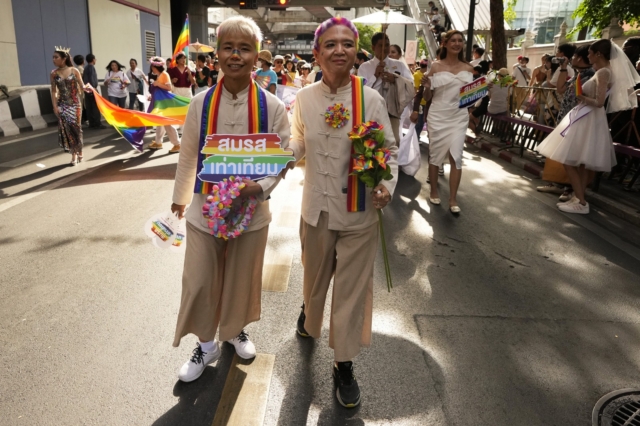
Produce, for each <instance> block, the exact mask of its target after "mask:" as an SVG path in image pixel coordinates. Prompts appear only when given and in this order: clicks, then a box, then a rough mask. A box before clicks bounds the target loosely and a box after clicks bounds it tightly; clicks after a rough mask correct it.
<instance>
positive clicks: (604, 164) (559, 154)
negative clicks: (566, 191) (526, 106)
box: [537, 68, 616, 172]
mask: <svg viewBox="0 0 640 426" xmlns="http://www.w3.org/2000/svg"><path fill="white" fill-rule="evenodd" d="M603 73H605V75H599V74H603ZM607 74H609V75H607ZM609 76H610V70H609V69H608V68H602V69H599V70H598V71H596V74H595V75H594V76H593V77H591V78H590V79H589V81H587V82H586V83H584V84H583V85H582V93H583V95H585V96H587V97H590V98H595V97H596V89H597V84H596V81H597V80H598V77H600V78H601V81H609V82H610V78H609ZM603 77H604V78H603ZM610 83H611V82H610ZM602 90H606V88H602ZM586 111H588V113H587V114H586V115H583V116H582V114H584V112H586ZM577 118H579V119H577ZM576 119H577V120H576ZM562 133H564V136H563V135H562ZM537 151H538V152H539V153H540V154H542V155H544V156H545V157H547V158H550V159H552V160H554V161H557V162H559V163H561V164H566V165H568V166H574V167H578V166H581V165H583V164H584V166H585V168H586V169H588V170H593V171H595V172H608V171H610V170H611V168H612V167H613V166H615V165H616V155H615V150H614V148H613V144H612V140H611V133H610V132H609V123H608V122H607V113H606V112H605V110H604V107H601V108H595V107H587V106H585V105H584V104H582V103H580V104H578V105H577V106H576V107H575V108H573V109H572V110H571V111H569V113H567V115H565V116H564V118H563V119H562V121H561V122H560V123H559V124H558V125H557V126H556V128H555V129H554V130H553V132H551V133H550V134H549V136H547V138H546V139H545V140H544V141H543V142H542V143H541V144H540V145H538V148H537Z"/></svg>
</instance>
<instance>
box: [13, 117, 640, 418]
mask: <svg viewBox="0 0 640 426" xmlns="http://www.w3.org/2000/svg"><path fill="white" fill-rule="evenodd" d="M33 136H34V137H32V138H29V139H22V140H18V141H15V140H17V139H19V138H12V139H2V140H0V243H1V244H0V265H2V275H1V278H0V384H1V386H0V424H2V425H11V426H13V425H22V424H24V425H210V424H211V423H212V421H213V419H214V416H215V414H216V410H217V408H218V405H219V402H220V400H221V398H222V395H223V387H224V384H225V380H226V378H227V375H228V373H229V370H230V368H231V365H232V358H233V350H232V349H231V348H230V347H229V346H228V345H223V355H222V358H221V359H220V360H219V361H218V362H217V363H216V364H213V365H212V366H209V367H207V369H206V371H205V373H204V374H203V376H202V377H201V378H200V379H198V380H197V381H196V382H193V383H190V384H184V383H180V382H179V381H178V380H177V370H178V368H179V367H180V365H181V364H182V363H183V362H184V361H185V360H186V359H187V358H188V356H189V354H190V352H191V350H192V349H193V345H194V344H195V341H196V338H195V337H194V336H189V337H187V338H185V339H183V344H182V345H181V347H180V348H177V349H176V348H173V347H172V346H171V342H172V339H173V333H174V327H175V322H176V315H177V311H178V307H179V300H180V279H181V273H182V263H183V255H181V254H175V253H170V252H167V251H163V250H160V249H157V248H155V247H153V246H152V245H151V244H150V243H149V240H148V238H147V237H146V236H145V235H144V233H143V225H144V223H145V221H146V220H147V219H148V218H149V217H151V216H152V215H153V214H155V213H159V212H162V211H165V210H167V209H168V207H169V205H170V203H171V194H172V188H173V176H174V173H175V165H176V161H177V158H178V157H177V155H169V154H168V153H167V152H168V148H169V147H170V144H169V143H166V144H165V146H166V149H165V150H163V151H159V152H153V153H151V152H144V153H143V154H136V153H133V152H131V151H130V150H129V147H128V145H127V144H126V142H124V141H123V140H121V139H119V137H118V136H117V135H116V134H115V132H113V131H112V130H110V129H107V130H103V131H98V132H96V133H88V132H87V133H86V134H85V137H86V138H87V140H88V141H89V142H88V143H87V147H86V149H85V156H86V161H85V162H84V163H83V164H82V165H80V166H78V167H68V166H65V164H66V163H68V161H69V160H70V158H69V156H68V155H67V154H63V153H57V154H55V153H54V150H55V149H56V147H57V142H56V135H55V133H50V132H47V131H45V132H41V133H39V134H34V135H33ZM23 137H24V136H23ZM89 138H92V139H89ZM12 141H14V142H12ZM423 154H424V153H423ZM40 156H42V157H40ZM423 157H424V158H423V165H426V157H425V156H424V155H423ZM447 167H448V166H447ZM302 176H303V170H302V169H296V170H295V171H294V172H292V173H290V174H289V175H288V177H287V179H286V180H285V181H284V182H282V184H281V185H280V186H279V187H278V189H277V190H276V191H275V192H274V194H273V195H272V210H273V213H274V221H273V223H272V224H271V226H270V230H269V232H270V234H269V242H268V253H269V255H272V254H287V255H289V256H292V262H291V270H290V275H289V281H288V283H287V285H286V291H284V292H264V293H263V296H262V301H263V311H262V320H261V321H259V322H257V323H255V324H252V325H250V326H249V327H248V328H247V330H248V332H249V333H250V336H251V338H252V340H253V341H254V342H255V344H256V347H257V350H258V352H259V353H261V354H271V355H274V356H275V363H274V368H273V371H272V373H271V379H270V387H269V391H268V394H267V395H265V398H266V412H265V415H264V422H263V424H264V425H279V426H285V425H292V426H297V425H316V424H318V425H350V426H351V425H364V424H366V425H389V424H393V425H460V426H468V425H523V426H536V425H541V426H543V425H544V426H548V425H589V424H591V410H592V408H593V406H594V404H595V403H596V401H597V400H598V399H599V398H600V396H602V395H603V394H605V393H608V392H610V391H613V390H616V389H621V388H628V387H639V385H640V350H638V349H639V348H640V309H639V306H640V303H639V300H640V247H639V246H638V243H639V242H640V230H639V229H638V228H636V227H633V226H632V225H629V224H627V223H626V222H623V221H621V220H619V219H617V218H615V217H609V216H607V215H606V214H604V213H602V212H599V211H597V210H595V209H593V210H592V212H591V214H590V215H589V216H570V215H566V214H563V213H561V212H559V211H558V210H557V209H556V208H555V202H556V200H555V197H554V196H552V195H548V194H540V193H537V192H536V191H535V186H536V185H538V184H539V181H537V180H534V179H532V178H531V177H530V176H529V175H527V174H526V173H525V172H523V171H522V170H520V169H517V168H515V167H513V166H511V165H510V164H506V163H502V162H499V160H495V159H494V158H492V157H488V156H487V155H486V154H485V153H483V152H481V151H479V150H477V149H476V148H473V147H470V148H467V150H466V151H465V154H464V170H463V179H462V184H461V189H460V194H459V203H460V206H461V208H462V214H461V215H460V216H459V217H454V216H453V215H451V214H450V213H448V211H447V210H446V208H445V207H443V206H440V207H437V206H433V205H430V204H428V203H427V202H426V196H427V194H428V184H426V183H425V179H426V168H423V169H421V170H420V171H419V173H418V174H417V176H416V178H415V179H414V178H411V177H409V176H406V175H401V176H400V180H399V184H398V189H397V190H396V196H395V198H394V201H393V203H392V204H391V205H390V206H389V207H388V208H387V209H385V229H386V234H387V243H388V247H389V252H390V262H391V267H392V273H393V278H394V289H393V290H392V292H391V293H387V291H386V284H385V281H384V269H383V265H382V258H381V255H380V253H379V254H378V262H377V265H376V270H375V274H376V275H375V278H376V282H375V292H376V293H375V296H374V322H373V329H374V337H373V345H372V346H371V348H369V349H366V350H363V352H362V353H361V355H360V356H359V357H358V358H356V360H355V372H356V375H357V378H358V381H359V383H360V386H361V389H362V394H363V402H362V405H361V406H360V407H359V408H357V409H353V410H347V409H344V408H342V407H340V406H339V405H338V404H337V403H336V402H335V401H334V396H333V388H332V381H331V376H330V374H331V362H332V351H331V350H330V349H329V348H328V346H327V339H328V328H327V327H328V321H326V322H325V332H324V333H323V338H322V339H319V340H317V341H308V340H300V339H299V338H298V337H297V336H296V335H295V333H294V327H295V320H296V318H297V316H298V312H299V306H300V303H301V291H302V281H301V277H302V266H301V264H300V246H299V240H298V225H299V210H300V205H299V203H300V194H301V188H302V187H301V185H300V183H301V179H302ZM444 183H445V185H442V184H441V195H442V198H443V199H445V200H446V198H447V194H448V188H447V187H446V177H445V179H444ZM247 261H248V262H250V261H251V259H247ZM328 301H330V298H328ZM327 311H328V310H327ZM240 414H242V413H240Z"/></svg>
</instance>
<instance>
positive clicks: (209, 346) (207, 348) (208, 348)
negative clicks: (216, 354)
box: [200, 339, 216, 353]
mask: <svg viewBox="0 0 640 426" xmlns="http://www.w3.org/2000/svg"><path fill="white" fill-rule="evenodd" d="M200 347H201V348H202V352H206V353H210V352H213V350H214V349H215V347H216V341H215V339H214V340H212V341H210V342H200Z"/></svg>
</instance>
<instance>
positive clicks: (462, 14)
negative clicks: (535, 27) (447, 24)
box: [440, 0, 522, 37]
mask: <svg viewBox="0 0 640 426" xmlns="http://www.w3.org/2000/svg"><path fill="white" fill-rule="evenodd" d="M440 2H441V3H442V4H443V5H444V7H445V8H446V9H447V14H448V15H449V18H450V19H451V26H452V28H453V29H455V30H458V31H461V32H463V33H464V32H465V31H467V29H468V27H469V0H440ZM504 29H505V35H506V36H507V37H516V36H518V35H520V34H522V31H521V30H514V29H511V27H510V26H509V24H507V23H506V22H505V23H504ZM473 33H474V34H475V35H482V36H486V35H490V34H491V14H490V12H489V0H476V7H475V14H474V18H473Z"/></svg>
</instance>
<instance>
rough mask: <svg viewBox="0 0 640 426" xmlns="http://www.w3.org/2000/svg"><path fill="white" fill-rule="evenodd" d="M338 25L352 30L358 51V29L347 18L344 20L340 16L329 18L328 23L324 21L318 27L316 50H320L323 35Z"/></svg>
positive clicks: (314, 46) (314, 41)
mask: <svg viewBox="0 0 640 426" xmlns="http://www.w3.org/2000/svg"><path fill="white" fill-rule="evenodd" d="M336 25H343V26H345V27H347V28H349V29H350V30H351V32H352V33H353V35H354V36H355V38H356V50H357V49H358V37H359V35H358V29H357V28H356V26H355V25H353V22H351V21H350V20H348V19H347V18H343V17H340V16H338V17H334V18H329V19H327V20H326V21H324V22H323V23H322V24H320V25H318V28H317V29H316V34H315V37H314V39H313V48H314V49H315V50H320V39H321V38H322V35H323V34H324V33H326V32H327V30H328V29H329V28H331V27H334V26H336Z"/></svg>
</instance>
